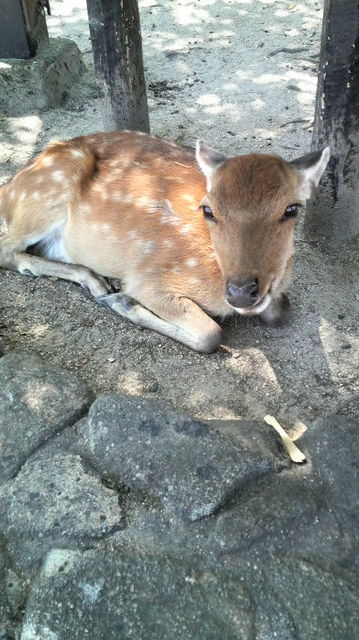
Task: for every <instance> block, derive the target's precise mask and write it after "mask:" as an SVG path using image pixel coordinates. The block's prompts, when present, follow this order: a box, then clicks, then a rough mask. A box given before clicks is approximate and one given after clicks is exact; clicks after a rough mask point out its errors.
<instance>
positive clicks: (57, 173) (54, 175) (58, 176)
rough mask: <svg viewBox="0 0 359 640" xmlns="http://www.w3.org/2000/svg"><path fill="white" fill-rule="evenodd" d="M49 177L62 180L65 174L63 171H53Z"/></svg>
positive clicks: (57, 180)
mask: <svg viewBox="0 0 359 640" xmlns="http://www.w3.org/2000/svg"><path fill="white" fill-rule="evenodd" d="M51 177H52V179H53V180H55V181H56V182H63V181H64V178H65V174H64V172H63V171H53V172H52V174H51Z"/></svg>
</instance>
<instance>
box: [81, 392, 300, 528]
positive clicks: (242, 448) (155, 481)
mask: <svg viewBox="0 0 359 640" xmlns="http://www.w3.org/2000/svg"><path fill="white" fill-rule="evenodd" d="M78 433H79V436H80V440H79V445H78V451H79V452H80V453H81V454H82V455H84V457H86V458H87V459H89V460H90V461H91V464H93V465H94V466H95V467H96V468H97V469H98V470H99V471H100V472H101V473H102V474H103V475H105V476H107V477H108V478H111V480H112V481H113V482H115V483H118V484H124V485H126V486H128V487H129V488H130V489H135V490H140V491H144V492H146V493H147V494H149V495H150V496H153V497H155V498H157V499H158V500H160V501H161V503H162V505H163V506H164V508H165V509H168V510H170V511H172V512H175V513H179V514H181V516H183V517H184V518H185V519H188V520H191V521H193V520H197V519H200V518H203V517H206V516H209V515H211V514H213V513H215V512H216V510H218V509H219V508H220V507H221V506H222V505H223V504H225V503H226V502H227V501H228V500H231V498H232V496H233V493H236V492H240V491H243V490H244V489H245V488H246V487H247V486H248V485H249V484H252V483H255V482H257V481H258V479H260V478H261V477H262V476H264V475H266V474H270V473H274V472H276V471H278V470H279V469H282V468H283V467H284V466H285V465H286V464H288V462H287V459H286V458H285V457H284V455H281V453H280V452H276V453H273V452H272V451H270V450H268V451H266V452H264V451H263V449H260V448H259V451H258V453H257V452H256V451H255V447H254V446H253V442H252V441H248V445H247V446H246V444H245V442H243V443H242V444H241V445H239V444H235V443H234V442H233V441H232V440H231V439H230V438H227V437H225V436H222V435H221V434H219V433H218V432H216V431H213V430H211V429H210V428H208V427H207V425H205V424H203V423H201V422H199V421H197V420H194V419H192V418H190V417H188V416H185V415H183V414H181V413H179V412H176V411H173V410H171V409H169V408H168V407H167V406H166V405H165V404H163V403H161V402H158V401H157V400H153V399H150V398H138V397H133V396H116V395H112V396H102V397H100V398H98V399H97V400H96V402H95V403H94V404H93V405H92V407H91V410H90V412H89V414H88V416H87V417H86V418H85V419H84V420H82V421H81V424H80V425H79V427H78Z"/></svg>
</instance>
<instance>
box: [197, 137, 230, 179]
mask: <svg viewBox="0 0 359 640" xmlns="http://www.w3.org/2000/svg"><path fill="white" fill-rule="evenodd" d="M196 160H197V162H198V165H199V168H200V169H201V171H202V173H204V175H205V176H206V178H207V191H210V190H211V188H212V178H213V175H214V173H215V172H216V171H217V169H218V167H219V166H220V165H221V164H222V162H224V161H225V160H226V158H225V156H224V155H222V154H221V153H219V151H216V150H215V149H212V147H209V146H208V145H206V144H205V143H204V142H202V140H197V144H196Z"/></svg>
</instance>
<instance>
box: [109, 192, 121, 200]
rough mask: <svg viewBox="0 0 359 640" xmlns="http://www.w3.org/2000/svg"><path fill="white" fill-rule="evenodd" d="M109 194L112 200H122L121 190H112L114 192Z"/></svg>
mask: <svg viewBox="0 0 359 640" xmlns="http://www.w3.org/2000/svg"><path fill="white" fill-rule="evenodd" d="M111 196H112V198H113V199H114V200H122V199H123V193H121V191H114V192H113V193H112V194H111Z"/></svg>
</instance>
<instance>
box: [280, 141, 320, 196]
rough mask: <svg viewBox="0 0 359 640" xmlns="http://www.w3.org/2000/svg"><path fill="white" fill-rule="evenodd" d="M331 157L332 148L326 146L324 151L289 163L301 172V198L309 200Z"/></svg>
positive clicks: (309, 154)
mask: <svg viewBox="0 0 359 640" xmlns="http://www.w3.org/2000/svg"><path fill="white" fill-rule="evenodd" d="M329 158H330V148H329V147H325V149H323V150H322V151H315V152H314V153H308V155H306V156H302V157H301V158H298V159H297V160H292V162H290V163H289V164H291V165H292V167H294V168H295V169H296V171H297V172H298V174H299V189H300V196H301V200H303V201H305V200H308V198H310V197H311V196H312V195H313V193H314V191H315V189H316V188H317V186H318V184H319V182H320V179H321V177H322V175H323V173H324V171H325V168H326V166H327V164H328V162H329Z"/></svg>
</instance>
